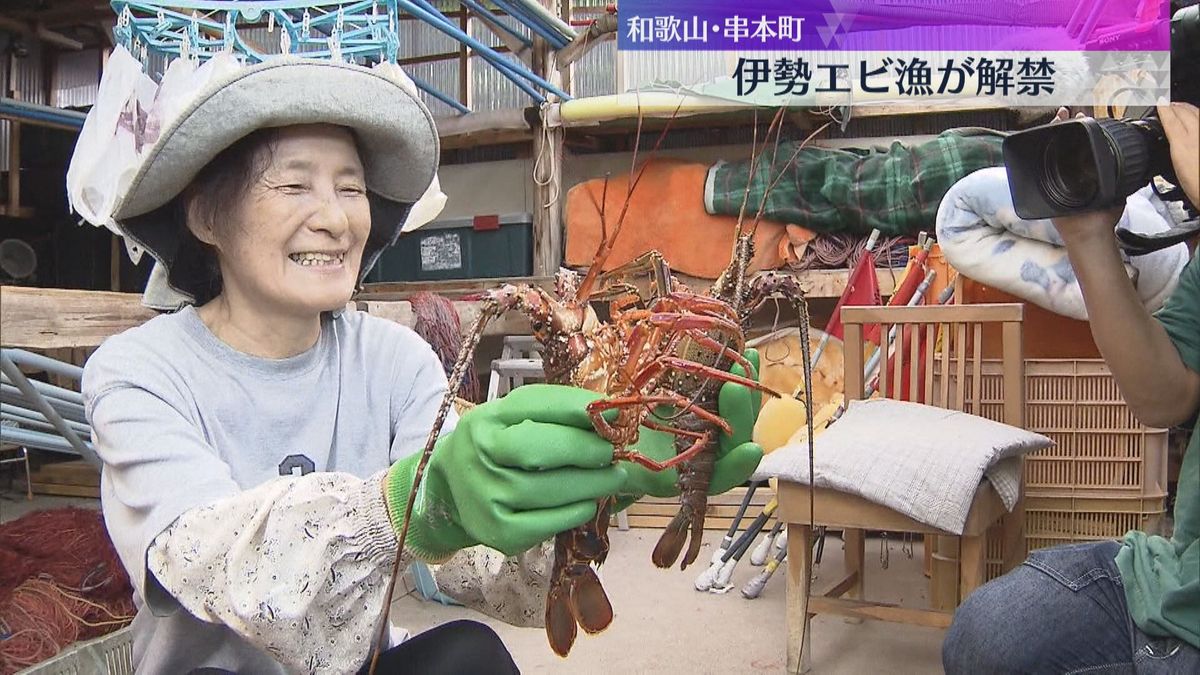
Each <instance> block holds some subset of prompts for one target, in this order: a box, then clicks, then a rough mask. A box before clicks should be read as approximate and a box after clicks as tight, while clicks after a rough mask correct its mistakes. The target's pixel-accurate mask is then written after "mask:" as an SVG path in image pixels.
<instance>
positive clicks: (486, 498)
mask: <svg viewBox="0 0 1200 675" xmlns="http://www.w3.org/2000/svg"><path fill="white" fill-rule="evenodd" d="M598 398H600V396H599V395H597V394H595V393H593V392H590V391H586V390H584V389H577V388H574V387H565V386H559V385H549V384H531V385H526V386H523V387H518V388H517V389H514V390H513V391H512V392H511V393H509V394H508V395H507V396H505V397H504V398H501V399H498V400H495V401H490V402H488V403H484V404H482V405H479V406H478V407H476V408H474V409H472V410H469V411H468V412H467V413H466V414H464V415H463V416H462V418H461V419H460V420H459V422H458V425H457V427H456V428H455V429H454V431H452V432H450V433H449V434H446V435H444V436H442V437H441V438H440V439H438V441H437V445H436V446H435V448H434V452H433V456H432V457H431V458H430V460H429V464H428V466H426V468H425V477H424V480H423V481H422V484H421V487H420V492H419V493H418V495H417V500H416V502H415V504H414V507H413V515H412V522H411V524H410V525H409V531H408V536H407V538H406V539H407V541H406V542H405V548H406V549H407V550H410V551H412V552H413V554H414V555H416V556H417V557H418V558H421V559H423V560H425V561H427V562H441V561H443V560H445V559H446V558H449V557H450V556H451V555H453V553H454V552H455V551H457V550H459V549H462V548H467V547H470V546H474V545H477V544H484V545H486V546H489V547H491V548H494V549H496V550H498V551H500V552H502V553H504V554H506V555H516V554H518V553H520V552H522V551H525V550H527V549H529V548H531V547H533V546H535V545H537V544H539V543H541V542H542V541H545V540H546V539H548V538H550V537H551V536H553V535H554V534H556V533H558V532H561V531H563V530H569V529H571V528H573V527H576V526H578V525H581V524H583V523H584V522H586V521H588V520H589V519H591V518H593V517H594V516H595V514H596V507H597V500H599V499H600V498H602V497H608V496H611V495H613V494H616V493H617V492H618V491H620V490H621V486H622V485H624V484H625V483H626V473H625V471H626V469H625V466H624V463H622V464H621V465H615V466H614V465H613V464H612V450H613V449H612V445H610V444H609V443H608V442H607V441H605V440H604V439H602V438H600V436H598V435H596V433H595V431H594V430H593V429H592V423H591V420H589V419H588V414H587V405H588V404H589V403H591V402H592V401H594V400H596V399H598ZM748 434H749V432H747V437H749V436H748ZM419 461H420V455H419V454H418V455H413V456H410V457H406V458H404V459H402V460H399V461H397V462H396V463H395V464H393V465H392V468H391V469H390V470H389V471H388V476H387V481H386V494H387V503H388V512H389V513H390V514H391V519H392V525H393V527H394V528H395V530H396V533H397V535H399V532H400V529H401V526H402V525H403V523H402V522H401V521H402V519H403V517H404V507H405V505H406V504H407V503H408V496H409V492H410V491H411V490H412V485H413V477H414V474H415V473H416V470H417V463H418V462H419Z"/></svg>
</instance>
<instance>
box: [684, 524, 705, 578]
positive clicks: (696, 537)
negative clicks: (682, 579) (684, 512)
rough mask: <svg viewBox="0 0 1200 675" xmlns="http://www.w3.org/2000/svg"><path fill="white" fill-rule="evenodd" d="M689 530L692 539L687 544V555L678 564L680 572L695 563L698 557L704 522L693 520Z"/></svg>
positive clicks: (702, 538)
mask: <svg viewBox="0 0 1200 675" xmlns="http://www.w3.org/2000/svg"><path fill="white" fill-rule="evenodd" d="M691 530H692V538H691V540H690V541H689V542H688V550H687V553H685V554H684V556H683V562H681V563H679V569H681V570H686V569H687V566H688V565H691V564H692V563H694V562H696V557H697V556H698V555H700V544H701V543H702V542H703V540H704V520H702V519H700V518H693V519H692V527H691Z"/></svg>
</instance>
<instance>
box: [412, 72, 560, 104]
mask: <svg viewBox="0 0 1200 675" xmlns="http://www.w3.org/2000/svg"><path fill="white" fill-rule="evenodd" d="M405 74H406V75H408V73H405ZM408 78H409V79H410V80H412V81H413V84H415V85H417V88H418V89H420V90H421V91H423V92H425V93H427V94H429V95H430V96H432V97H434V98H436V99H437V100H439V101H441V102H442V103H445V104H446V105H448V106H450V107H451V108H454V109H455V110H457V111H458V112H460V113H464V114H465V113H469V112H471V109H470V108H468V107H467V106H465V105H463V104H462V102H461V101H459V100H457V99H453V98H450V97H449V96H447V95H445V94H443V93H442V92H440V91H438V90H437V89H434V88H433V87H431V86H429V85H428V84H426V83H425V82H423V81H421V80H418V79H417V78H415V77H413V76H412V75H408ZM543 100H545V99H543Z"/></svg>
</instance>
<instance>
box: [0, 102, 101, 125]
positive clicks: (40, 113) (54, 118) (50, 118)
mask: <svg viewBox="0 0 1200 675" xmlns="http://www.w3.org/2000/svg"><path fill="white" fill-rule="evenodd" d="M0 114H3V115H8V116H11V117H14V118H16V119H17V121H20V120H31V121H36V122H49V123H51V124H58V125H61V126H66V127H73V128H76V129H82V128H83V121H84V120H85V119H87V115H84V114H83V113H78V112H75V111H74V110H60V109H58V108H51V107H50V106H42V105H35V104H32V103H24V102H22V101H17V100H16V99H11V98H0Z"/></svg>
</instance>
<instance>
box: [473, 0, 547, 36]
mask: <svg viewBox="0 0 1200 675" xmlns="http://www.w3.org/2000/svg"><path fill="white" fill-rule="evenodd" d="M458 2H459V4H460V5H465V6H466V7H469V8H470V9H471V11H472V12H475V13H476V14H478V15H480V16H485V17H487V18H488V19H490V20H492V21H493V22H495V23H496V25H497V26H500V27H501V28H502V29H504V32H505V33H508V34H509V35H511V36H513V37H515V38H517V39H518V40H520V41H521V44H523V45H525V46H526V47H532V46H533V41H531V40H530V39H529V38H527V37H525V36H524V35H521V34H520V33H518V32H517V31H515V30H513V29H512V28H509V26H508V24H506V23H504V22H503V21H501V20H500V17H498V16H496V15H495V14H492V10H490V9H488V8H487V7H484V6H483V5H481V4H479V3H478V2H475V0H458Z"/></svg>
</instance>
